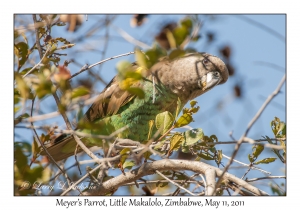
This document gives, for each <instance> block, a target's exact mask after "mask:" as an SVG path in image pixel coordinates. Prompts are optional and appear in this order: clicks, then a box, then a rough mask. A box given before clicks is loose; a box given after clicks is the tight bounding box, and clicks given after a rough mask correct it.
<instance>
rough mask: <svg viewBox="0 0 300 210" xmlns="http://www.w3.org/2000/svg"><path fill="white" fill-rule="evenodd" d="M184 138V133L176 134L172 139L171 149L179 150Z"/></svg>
mask: <svg viewBox="0 0 300 210" xmlns="http://www.w3.org/2000/svg"><path fill="white" fill-rule="evenodd" d="M183 140H184V137H183V135H181V134H178V133H176V134H174V135H173V136H172V138H171V140H170V150H171V151H173V150H174V151H177V150H178V149H179V148H180V145H181V144H182V141H183Z"/></svg>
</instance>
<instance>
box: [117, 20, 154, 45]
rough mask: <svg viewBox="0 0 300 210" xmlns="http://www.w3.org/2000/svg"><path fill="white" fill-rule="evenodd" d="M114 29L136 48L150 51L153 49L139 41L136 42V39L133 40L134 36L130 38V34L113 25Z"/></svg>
mask: <svg viewBox="0 0 300 210" xmlns="http://www.w3.org/2000/svg"><path fill="white" fill-rule="evenodd" d="M113 28H114V29H115V30H116V31H117V32H118V33H119V34H120V35H121V36H122V37H123V38H124V39H125V40H126V41H128V42H130V43H132V44H134V45H136V46H139V47H141V48H144V49H149V48H151V46H149V45H147V44H145V43H143V42H141V41H139V40H136V39H135V38H133V37H132V36H130V35H129V34H128V33H126V32H125V31H124V30H123V29H121V28H119V27H117V26H114V25H113Z"/></svg>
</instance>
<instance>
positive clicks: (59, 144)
mask: <svg viewBox="0 0 300 210" xmlns="http://www.w3.org/2000/svg"><path fill="white" fill-rule="evenodd" d="M76 145H77V144H76V141H75V140H74V138H73V136H72V135H67V134H63V135H61V136H59V137H58V138H56V139H55V140H54V142H53V144H52V145H50V146H49V147H47V146H46V148H47V151H48V153H49V154H50V155H51V156H52V157H53V159H54V160H55V161H60V160H63V159H66V158H68V157H70V156H72V155H74V154H75V149H76ZM79 152H80V151H78V153H79ZM40 154H41V155H47V153H46V152H45V151H44V150H42V151H41V153H40Z"/></svg>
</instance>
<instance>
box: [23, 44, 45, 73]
mask: <svg viewBox="0 0 300 210" xmlns="http://www.w3.org/2000/svg"><path fill="white" fill-rule="evenodd" d="M49 50H50V47H48V48H47V50H46V52H45V54H44V55H43V57H42V58H41V60H40V61H39V62H38V63H37V64H36V65H35V66H34V67H32V69H30V70H29V71H28V72H27V73H26V74H24V76H23V78H25V77H26V76H27V75H28V74H30V73H31V72H32V71H33V70H34V69H35V68H36V67H38V66H39V65H40V64H41V62H42V61H43V59H44V58H45V57H46V56H47V53H48V51H49Z"/></svg>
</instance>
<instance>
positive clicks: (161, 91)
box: [42, 52, 228, 161]
mask: <svg viewBox="0 0 300 210" xmlns="http://www.w3.org/2000/svg"><path fill="white" fill-rule="evenodd" d="M133 67H134V68H135V69H137V68H138V65H137V64H136V63H134V64H133ZM227 79H228V69H227V67H226V65H225V63H224V62H223V61H222V60H221V59H220V58H218V57H217V56H214V55H211V54H208V53H205V52H202V53H200V52H195V53H189V54H186V55H184V56H182V57H177V58H173V59H169V58H164V59H161V60H160V61H159V62H157V63H156V64H154V65H153V66H152V67H151V68H149V70H147V71H146V72H145V73H144V75H143V78H142V79H140V80H138V81H135V82H133V83H132V84H131V87H135V88H140V89H142V90H143V92H144V97H138V96H137V95H136V94H134V93H132V92H130V91H128V90H126V89H124V88H122V85H121V83H120V80H119V79H118V76H115V77H114V78H113V79H112V80H111V81H110V82H109V84H108V85H107V86H106V87H105V88H104V89H103V91H102V92H101V93H100V94H99V96H97V98H96V100H95V102H94V103H93V104H92V105H91V106H90V107H89V109H88V110H87V111H86V113H85V115H84V116H83V117H82V119H81V120H79V122H78V126H77V128H76V130H78V131H80V132H83V133H87V134H92V135H110V134H111V133H112V132H114V131H116V130H118V129H121V128H123V127H124V126H127V128H126V130H124V131H122V132H121V133H119V134H118V137H119V138H127V139H131V140H134V141H138V142H145V141H147V136H148V133H149V121H150V120H155V117H156V115H157V114H159V113H161V112H165V111H168V112H170V113H171V114H173V116H174V115H175V113H176V110H177V104H178V103H177V101H178V100H180V102H181V107H180V110H181V109H182V108H183V107H184V105H185V104H186V103H187V102H188V101H190V100H193V99H195V98H196V97H198V96H200V95H202V94H204V93H206V92H208V91H210V90H211V89H212V88H213V87H215V86H217V85H220V84H224V83H225V82H226V81H227ZM153 89H155V90H153ZM88 125H91V126H90V127H89V126H88ZM81 140H82V141H83V143H84V144H85V145H86V146H87V147H93V146H98V147H102V146H103V145H102V141H101V139H99V138H98V139H97V138H90V137H84V138H82V139H81ZM76 145H77V143H76V141H75V140H74V138H73V136H72V135H67V134H62V135H61V136H59V137H57V138H56V139H55V140H54V141H52V142H51V144H50V145H47V151H48V152H49V154H50V155H51V156H52V157H53V158H54V160H55V161H60V160H63V159H66V158H68V157H70V156H72V155H74V151H75V148H76ZM42 155H46V154H45V152H42Z"/></svg>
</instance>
